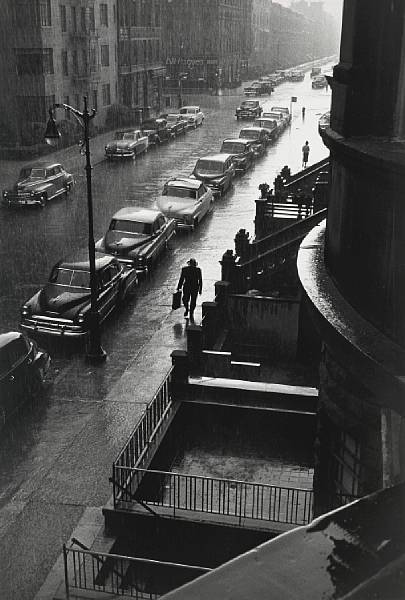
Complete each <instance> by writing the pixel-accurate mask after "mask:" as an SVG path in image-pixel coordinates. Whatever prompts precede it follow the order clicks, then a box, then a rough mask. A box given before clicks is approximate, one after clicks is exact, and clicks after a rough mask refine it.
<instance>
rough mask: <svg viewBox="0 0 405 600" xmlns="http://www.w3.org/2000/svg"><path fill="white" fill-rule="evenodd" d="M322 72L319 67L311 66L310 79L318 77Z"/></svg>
mask: <svg viewBox="0 0 405 600" xmlns="http://www.w3.org/2000/svg"><path fill="white" fill-rule="evenodd" d="M321 72H322V69H321V67H312V69H311V79H313V78H314V77H318V76H319V75H320V74H321Z"/></svg>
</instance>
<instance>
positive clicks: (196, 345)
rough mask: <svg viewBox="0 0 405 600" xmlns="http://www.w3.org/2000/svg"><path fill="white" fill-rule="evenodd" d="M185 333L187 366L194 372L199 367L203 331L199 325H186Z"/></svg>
mask: <svg viewBox="0 0 405 600" xmlns="http://www.w3.org/2000/svg"><path fill="white" fill-rule="evenodd" d="M186 332H187V354H188V359H189V366H190V368H191V369H192V370H193V371H194V370H196V369H198V367H199V366H200V365H201V358H202V350H203V331H202V327H201V325H188V326H187V329H186Z"/></svg>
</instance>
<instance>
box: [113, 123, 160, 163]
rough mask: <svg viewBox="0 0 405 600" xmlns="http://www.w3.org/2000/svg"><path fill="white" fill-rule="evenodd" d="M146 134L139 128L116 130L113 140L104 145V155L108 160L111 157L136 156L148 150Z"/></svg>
mask: <svg viewBox="0 0 405 600" xmlns="http://www.w3.org/2000/svg"><path fill="white" fill-rule="evenodd" d="M148 146H149V142H148V136H147V135H145V134H144V133H143V132H142V131H141V130H140V129H128V130H126V131H117V132H116V133H115V136H114V141H112V142H109V143H108V144H107V145H106V147H105V155H106V157H107V158H108V159H109V160H112V159H113V158H132V159H134V158H136V156H138V154H142V153H143V152H146V151H147V150H148Z"/></svg>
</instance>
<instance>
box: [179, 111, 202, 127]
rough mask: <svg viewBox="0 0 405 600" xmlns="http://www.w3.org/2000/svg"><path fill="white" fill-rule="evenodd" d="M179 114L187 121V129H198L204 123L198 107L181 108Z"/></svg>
mask: <svg viewBox="0 0 405 600" xmlns="http://www.w3.org/2000/svg"><path fill="white" fill-rule="evenodd" d="M179 114H181V115H183V117H184V118H185V119H187V122H188V126H189V127H194V129H195V128H196V127H198V126H199V125H202V124H203V122H204V118H205V117H204V113H203V112H202V111H201V108H200V107H199V106H182V107H181V108H180V110H179Z"/></svg>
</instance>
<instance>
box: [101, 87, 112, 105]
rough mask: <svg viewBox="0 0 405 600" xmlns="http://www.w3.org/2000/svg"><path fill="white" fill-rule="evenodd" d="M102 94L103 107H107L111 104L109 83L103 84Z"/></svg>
mask: <svg viewBox="0 0 405 600" xmlns="http://www.w3.org/2000/svg"><path fill="white" fill-rule="evenodd" d="M102 92H103V106H109V105H110V104H111V91H110V84H109V83H103V87H102Z"/></svg>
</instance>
